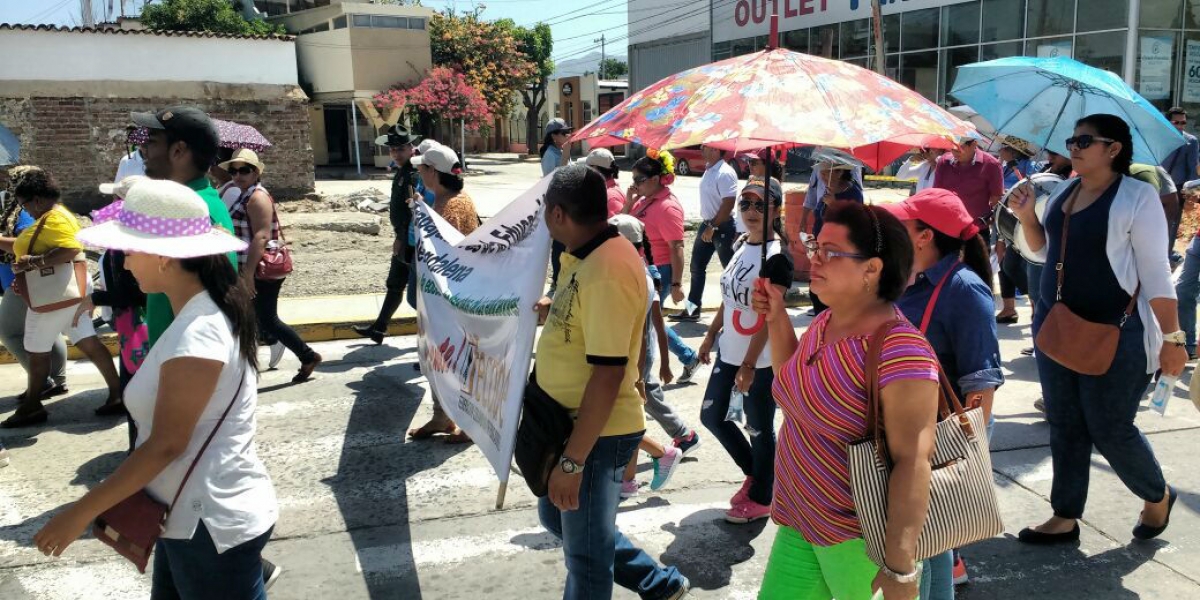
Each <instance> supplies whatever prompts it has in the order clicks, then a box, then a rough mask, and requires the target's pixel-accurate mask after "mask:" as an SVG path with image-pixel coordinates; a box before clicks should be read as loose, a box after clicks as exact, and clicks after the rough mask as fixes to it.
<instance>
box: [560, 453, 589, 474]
mask: <svg viewBox="0 0 1200 600" xmlns="http://www.w3.org/2000/svg"><path fill="white" fill-rule="evenodd" d="M558 468H559V470H560V471H562V472H563V473H566V474H567V475H578V474H580V473H582V472H583V464H582V463H577V462H575V461H574V460H571V458H570V457H567V456H563V457H562V458H560V459H558Z"/></svg>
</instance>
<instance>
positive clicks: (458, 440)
mask: <svg viewBox="0 0 1200 600" xmlns="http://www.w3.org/2000/svg"><path fill="white" fill-rule="evenodd" d="M442 443H443V444H474V443H475V441H474V440H472V439H471V436H469V435H467V434H466V433H465V432H463V430H461V429H459V428H458V427H455V428H454V432H453V433H451V434H449V435H447V436H446V437H444V438H442Z"/></svg>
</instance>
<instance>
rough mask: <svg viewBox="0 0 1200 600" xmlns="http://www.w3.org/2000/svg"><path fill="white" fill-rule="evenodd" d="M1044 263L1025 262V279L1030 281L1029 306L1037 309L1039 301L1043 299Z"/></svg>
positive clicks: (1031, 308)
mask: <svg viewBox="0 0 1200 600" xmlns="http://www.w3.org/2000/svg"><path fill="white" fill-rule="evenodd" d="M1043 268H1044V265H1039V264H1034V263H1032V262H1029V261H1026V262H1025V279H1026V281H1028V282H1029V290H1028V292H1029V307H1030V310H1037V305H1038V301H1039V300H1041V299H1042V269H1043Z"/></svg>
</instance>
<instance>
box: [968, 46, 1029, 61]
mask: <svg viewBox="0 0 1200 600" xmlns="http://www.w3.org/2000/svg"><path fill="white" fill-rule="evenodd" d="M1024 49H1025V43H1024V42H1000V43H999V44H984V45H982V46H980V47H979V60H981V61H984V60H995V59H997V58H1008V57H1009V56H1021V52H1023V51H1024Z"/></svg>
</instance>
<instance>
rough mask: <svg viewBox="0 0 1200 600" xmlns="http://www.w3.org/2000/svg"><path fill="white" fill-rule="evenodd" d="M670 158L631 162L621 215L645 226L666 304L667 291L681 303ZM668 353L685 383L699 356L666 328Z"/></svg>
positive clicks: (679, 229)
mask: <svg viewBox="0 0 1200 600" xmlns="http://www.w3.org/2000/svg"><path fill="white" fill-rule="evenodd" d="M673 163H674V158H673V157H672V156H671V155H670V153H668V152H654V151H651V152H649V153H647V155H646V156H643V157H642V158H639V159H638V161H637V162H635V163H633V185H631V186H629V189H628V190H627V191H626V194H625V206H624V208H623V210H622V212H624V213H627V214H631V215H633V216H635V217H637V218H638V219H639V220H641V221H642V223H643V224H645V225H646V238H647V239H649V240H650V256H647V257H646V262H647V263H649V264H651V265H654V267H655V269H656V270H657V271H658V275H659V277H661V279H662V284H661V285H660V286H659V299H660V300H662V301H664V302H665V301H666V297H667V293H668V292H670V294H671V300H672V301H674V302H675V303H676V304H678V303H680V302H683V297H684V296H683V205H682V204H680V203H679V199H678V198H676V197H675V194H673V193H671V188H670V187H668V186H670V185H671V183H672V182H674V181H675V174H674V173H675V172H674V169H673V168H672V166H673ZM667 342H668V345H669V346H670V348H671V353H672V354H674V355H675V357H676V358H678V359H679V362H681V363H683V374H682V375H680V377H679V383H689V382H691V380H692V376H693V375H695V373H696V368H697V367H699V366H700V355H699V354H697V353H696V351H695V350H693V349H691V348H689V347H688V346H687V344H684V343H683V340H682V339H681V338H680V337H679V334H677V333H675V330H674V329H667Z"/></svg>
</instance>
